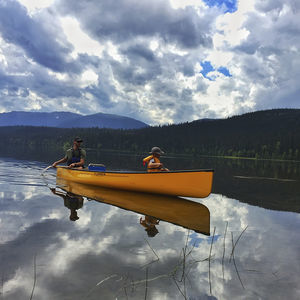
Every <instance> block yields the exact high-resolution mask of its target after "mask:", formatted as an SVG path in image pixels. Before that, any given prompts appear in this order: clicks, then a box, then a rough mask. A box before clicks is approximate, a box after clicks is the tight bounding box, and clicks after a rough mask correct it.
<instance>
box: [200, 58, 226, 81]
mask: <svg viewBox="0 0 300 300" xmlns="http://www.w3.org/2000/svg"><path fill="white" fill-rule="evenodd" d="M200 64H201V67H202V71H201V72H200V73H201V74H202V75H203V76H204V77H205V78H207V79H209V80H215V77H214V76H209V75H207V74H208V73H209V72H212V71H216V69H214V67H213V66H212V65H211V62H210V61H203V62H201V63H200ZM217 72H219V73H222V74H223V75H225V76H226V77H232V75H231V74H230V72H229V70H228V69H227V68H225V67H220V68H218V69H217Z"/></svg>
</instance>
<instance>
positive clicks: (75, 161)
mask: <svg viewBox="0 0 300 300" xmlns="http://www.w3.org/2000/svg"><path fill="white" fill-rule="evenodd" d="M78 151H79V157H78V156H76V155H75V150H74V149H73V148H72V157H71V158H70V159H68V161H67V165H68V166H69V165H70V164H73V163H78V162H80V158H81V149H80V148H78Z"/></svg>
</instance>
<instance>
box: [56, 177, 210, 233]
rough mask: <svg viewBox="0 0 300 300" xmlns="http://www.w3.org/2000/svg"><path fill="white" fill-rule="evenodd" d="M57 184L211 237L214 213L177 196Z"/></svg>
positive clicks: (78, 184) (58, 179) (58, 181)
mask: <svg viewBox="0 0 300 300" xmlns="http://www.w3.org/2000/svg"><path fill="white" fill-rule="evenodd" d="M56 184H57V186H58V187H59V188H61V189H63V190H64V191H66V192H68V193H72V194H75V195H78V196H83V197H87V198H89V199H93V200H96V201H98V202H101V203H106V204H110V205H114V206H117V207H120V208H123V209H126V210H130V211H133V212H136V213H139V214H143V215H145V216H151V217H153V218H155V219H158V220H162V221H166V222H169V223H172V224H175V225H179V226H182V227H184V228H188V229H192V230H194V231H196V232H198V233H202V234H205V235H210V212H209V209H208V208H207V207H206V206H205V205H203V204H201V203H197V202H194V201H190V200H187V199H183V198H179V197H174V196H164V195H154V194H148V193H138V192H130V191H121V190H114V189H109V188H103V187H97V186H92V185H85V184H80V183H77V182H74V181H68V180H64V179H61V178H57V179H56Z"/></svg>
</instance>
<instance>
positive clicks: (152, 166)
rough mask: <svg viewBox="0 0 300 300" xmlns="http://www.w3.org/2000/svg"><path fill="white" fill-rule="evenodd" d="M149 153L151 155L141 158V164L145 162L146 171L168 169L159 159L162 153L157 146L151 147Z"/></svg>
mask: <svg viewBox="0 0 300 300" xmlns="http://www.w3.org/2000/svg"><path fill="white" fill-rule="evenodd" d="M150 153H151V155H149V156H147V157H145V158H144V159H143V164H144V165H145V164H147V170H148V172H160V171H169V170H168V169H167V168H165V167H164V166H163V164H162V163H161V162H160V160H159V158H160V156H161V154H164V152H163V151H162V150H161V149H160V148H159V147H153V148H152V149H151V152H150Z"/></svg>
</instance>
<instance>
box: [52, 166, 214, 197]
mask: <svg viewBox="0 0 300 300" xmlns="http://www.w3.org/2000/svg"><path fill="white" fill-rule="evenodd" d="M57 176H58V177H60V178H63V179H66V180H72V181H75V182H79V183H83V184H90V185H96V186H102V187H108V188H114V189H122V190H131V191H138V192H146V193H155V194H164V195H173V196H183V197H195V198H204V197H207V196H208V195H209V194H210V192H211V188H212V180H213V170H192V171H171V172H151V173H148V172H118V171H106V172H94V171H88V170H76V169H69V168H66V167H58V168H57Z"/></svg>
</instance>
